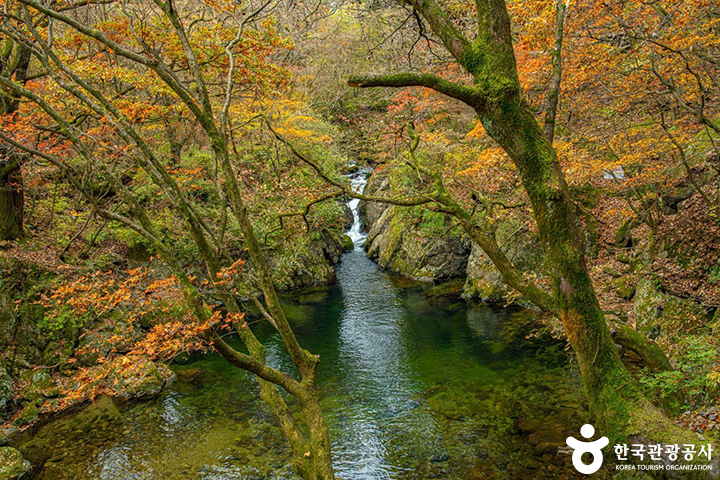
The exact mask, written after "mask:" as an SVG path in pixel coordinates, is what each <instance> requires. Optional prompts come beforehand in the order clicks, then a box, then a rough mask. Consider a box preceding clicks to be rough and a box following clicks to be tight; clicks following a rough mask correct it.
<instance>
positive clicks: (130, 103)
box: [0, 0, 334, 479]
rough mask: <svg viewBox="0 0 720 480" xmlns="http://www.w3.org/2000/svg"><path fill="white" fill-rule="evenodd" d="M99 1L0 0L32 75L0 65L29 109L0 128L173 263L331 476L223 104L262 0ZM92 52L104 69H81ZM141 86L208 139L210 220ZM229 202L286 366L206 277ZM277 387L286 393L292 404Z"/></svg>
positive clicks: (194, 310)
mask: <svg viewBox="0 0 720 480" xmlns="http://www.w3.org/2000/svg"><path fill="white" fill-rule="evenodd" d="M94 3H97V4H98V5H93V4H94ZM107 3H112V2H107V1H102V0H99V1H97V2H92V1H90V2H86V1H82V2H78V4H77V5H79V6H85V7H87V8H85V9H83V10H82V12H78V11H77V10H75V9H74V10H73V11H71V12H68V11H66V10H67V9H66V7H67V4H65V3H64V2H61V3H56V2H37V1H35V0H27V1H25V0H21V1H17V2H14V1H13V2H12V4H11V3H9V2H4V5H5V8H4V9H3V11H2V13H0V19H1V22H0V34H1V35H3V36H4V37H5V38H6V39H10V40H11V41H12V42H13V43H14V44H15V45H20V46H22V48H23V49H24V50H23V51H27V52H29V53H30V54H31V55H32V57H33V61H34V62H37V68H38V71H39V72H42V74H43V75H44V81H43V82H42V83H41V84H39V85H32V86H31V85H24V84H23V82H22V81H20V80H22V79H21V78H18V77H17V76H16V77H15V78H9V77H8V76H0V85H1V86H2V88H4V89H5V90H6V91H7V92H10V93H11V94H12V97H13V98H17V99H20V98H22V100H23V102H24V103H25V106H26V107H27V111H26V112H25V117H27V118H30V119H31V120H30V121H25V122H24V123H23V129H20V128H17V129H16V130H13V127H18V124H19V122H20V121H21V120H22V119H19V120H18V119H8V118H5V119H4V120H5V121H6V122H7V123H6V125H7V126H9V127H10V128H6V129H4V130H3V131H0V138H2V140H3V142H4V143H5V145H7V148H11V149H12V150H13V151H14V152H16V153H25V154H30V155H34V156H35V157H36V158H38V159H40V160H42V161H46V162H48V163H49V164H52V165H54V166H56V167H57V168H58V169H59V170H60V172H62V174H63V175H64V176H65V177H66V178H67V180H68V181H69V183H70V184H72V185H73V186H74V187H75V188H76V189H77V190H78V191H79V192H80V193H81V194H82V195H83V197H84V199H85V201H86V202H87V204H88V205H89V206H90V207H91V208H92V209H93V211H94V213H95V215H97V216H98V217H100V218H103V219H106V220H107V221H110V222H117V223H119V224H122V225H124V226H125V227H127V228H130V229H132V230H133V231H134V232H136V233H137V234H138V235H139V236H140V237H142V238H143V239H144V240H145V241H146V242H147V243H148V244H150V245H151V246H152V248H153V249H154V251H155V252H156V253H157V254H158V256H159V257H160V258H161V259H162V260H163V262H164V263H165V264H166V265H167V266H168V267H169V269H170V270H171V272H172V274H173V276H174V277H175V281H176V282H177V285H178V287H179V288H180V290H181V292H182V296H183V299H184V303H185V304H186V308H187V310H188V311H190V312H191V314H192V315H193V316H194V321H195V322H196V323H197V324H198V325H201V326H205V325H210V328H204V329H203V330H202V336H203V338H204V340H205V341H207V342H208V343H210V344H211V345H212V347H214V349H215V350H216V351H217V352H218V353H219V354H220V355H221V356H223V357H224V358H225V359H227V361H229V362H230V363H231V364H233V365H235V366H237V367H239V368H241V369H244V370H247V371H249V372H252V373H253V374H255V375H256V376H257V377H258V380H259V384H260V396H261V397H262V399H263V401H264V402H265V403H266V404H267V405H268V407H269V408H270V410H271V411H272V413H273V414H274V415H275V417H276V418H277V420H278V422H279V424H280V426H281V427H282V429H283V431H284V433H285V436H286V438H287V440H288V443H289V444H290V447H291V450H292V464H293V467H294V469H295V471H296V472H297V473H298V474H299V475H301V476H302V477H303V478H307V479H332V478H334V475H333V469H332V463H331V455H330V439H329V435H328V430H327V427H326V424H325V421H324V419H323V416H322V412H321V410H320V406H319V403H318V393H317V390H316V386H315V378H316V370H317V367H318V364H319V361H320V359H319V357H318V356H317V355H313V354H312V353H310V352H308V351H307V350H305V349H303V348H302V347H301V345H300V344H299V343H298V341H297V339H296V337H295V334H294V333H293V330H292V328H291V327H290V324H289V323H288V320H287V318H286V317H285V314H284V312H283V309H282V307H281V305H280V302H279V299H278V296H277V293H276V291H275V288H274V286H273V282H272V279H271V272H270V270H269V268H268V265H267V263H266V260H265V258H264V256H263V252H262V251H261V246H260V244H259V242H258V240H257V238H256V236H255V232H254V229H253V225H252V223H251V219H250V217H249V214H248V211H247V206H246V204H245V201H244V200H243V195H242V191H241V185H240V182H239V179H238V172H237V169H236V164H234V158H235V157H234V156H232V155H231V148H232V147H231V142H232V140H231V138H230V135H231V133H230V132H231V130H232V120H231V118H230V116H231V112H232V106H233V104H234V102H235V101H236V98H237V95H236V91H237V90H236V86H237V85H238V84H240V83H243V82H246V81H247V79H245V78H243V77H242V75H243V74H242V73H241V70H240V69H239V68H238V64H239V62H240V59H241V57H242V55H249V54H251V53H252V51H253V45H252V42H251V41H250V40H248V38H247V37H246V36H245V35H246V33H247V29H246V27H248V25H250V24H251V22H252V21H253V19H255V18H256V17H258V16H259V15H260V13H261V12H263V10H264V9H265V8H267V6H268V5H269V4H270V2H263V3H262V4H258V5H257V6H256V7H254V10H249V9H248V8H243V7H240V6H239V5H238V4H237V3H235V2H208V3H202V2H192V1H188V2H176V1H173V0H167V1H163V0H150V1H147V2H145V1H139V2H122V3H120V2H118V3H115V4H113V5H112V9H111V10H105V9H104V8H103V5H102V4H107ZM158 32H163V34H162V35H160V34H158ZM78 52H82V53H83V55H84V57H81V56H79V55H78ZM248 52H250V53H248ZM83 60H84V61H83ZM88 62H89V63H88ZM101 65H105V67H106V68H107V69H106V70H103V71H101V70H93V69H95V68H101V67H100V66H101ZM258 65H262V62H260V63H258ZM88 70H90V71H88ZM116 76H117V78H116ZM149 92H156V93H157V92H159V94H160V95H162V96H163V98H164V99H165V103H167V102H168V101H170V100H167V99H168V98H170V99H171V101H172V102H174V103H176V104H178V105H181V106H182V107H183V108H184V111H185V112H187V116H188V118H189V119H190V121H192V122H193V123H194V124H195V125H196V128H197V129H198V130H199V131H202V132H203V133H204V135H205V137H206V139H205V140H206V141H207V142H208V143H209V145H210V150H211V152H212V166H211V167H210V168H207V167H206V168H207V170H208V172H206V173H207V175H209V178H211V179H212V180H213V181H214V183H215V185H216V189H217V196H218V198H219V199H221V202H220V203H221V204H220V205H219V208H220V209H221V210H222V213H221V214H220V215H219V220H218V221H217V222H213V224H209V220H208V219H207V218H205V217H204V216H203V215H202V214H201V213H200V212H199V209H198V206H197V205H196V203H195V201H194V199H193V198H192V196H191V195H188V192H186V191H184V190H183V189H182V188H181V186H180V185H179V184H178V182H177V180H176V179H175V178H174V177H173V176H172V175H171V174H170V172H169V170H170V168H169V166H172V165H173V162H174V161H175V160H176V158H166V157H167V156H166V155H164V154H161V153H159V150H158V149H157V148H155V146H154V145H153V142H152V137H150V136H149V134H148V133H147V132H146V131H145V130H144V129H143V125H142V122H141V121H140V122H139V121H137V120H136V118H137V113H138V112H137V111H136V110H134V109H135V108H136V107H138V108H140V109H141V110H142V108H143V105H147V103H144V102H147V95H149ZM132 95H137V97H135V98H132ZM79 116H80V117H81V118H82V121H81V120H79ZM35 126H39V127H42V128H41V130H40V131H41V132H42V134H41V133H38V135H39V136H42V135H48V133H49V134H50V136H51V137H52V139H53V142H54V144H57V143H58V142H59V141H62V142H61V143H63V145H62V146H63V148H61V149H60V152H58V151H57V150H58V149H57V148H52V149H48V148H44V147H43V146H38V145H36V146H33V143H32V141H31V139H32V138H35V137H34V136H32V135H31V136H30V137H28V136H23V132H25V130H24V129H27V128H30V129H32V128H33V127H35ZM20 130H23V132H20ZM171 150H172V149H171ZM171 155H173V152H172V151H171ZM128 169H129V170H131V171H134V170H138V169H139V170H142V171H144V173H145V174H146V175H147V178H149V179H150V181H151V182H152V183H153V184H155V185H156V186H157V188H158V191H159V192H160V194H161V195H162V197H163V200H164V201H166V202H168V203H169V204H170V205H171V206H172V208H173V211H174V212H175V214H176V215H177V216H178V217H179V218H181V219H182V220H183V223H184V225H185V227H186V229H187V230H186V233H185V235H186V238H187V241H192V242H194V244H195V246H196V247H197V251H198V252H199V254H200V257H201V260H202V262H203V266H204V268H205V270H206V276H207V278H208V279H209V281H210V282H211V285H212V290H213V292H212V295H213V296H215V297H216V298H217V299H219V300H220V301H221V302H222V304H223V307H224V309H225V310H226V312H227V318H230V319H232V320H233V321H234V327H235V331H236V332H237V334H238V336H239V337H240V339H241V340H242V342H243V343H244V345H245V348H246V349H247V352H248V353H244V352H242V351H239V350H236V349H235V348H233V347H231V346H230V345H229V344H228V343H227V342H226V341H225V340H223V338H222V335H221V334H220V332H218V331H217V330H216V329H215V328H212V325H211V323H212V318H213V312H212V309H211V308H210V307H209V306H208V304H207V303H206V301H205V300H204V297H203V295H204V294H206V293H207V292H202V291H201V289H200V287H198V285H197V284H196V283H194V282H193V279H192V276H191V273H190V270H189V269H188V268H187V267H186V265H184V264H183V262H182V261H181V260H180V259H179V258H178V255H177V254H176V252H174V251H173V249H172V247H171V244H170V242H169V241H168V240H169V239H168V238H167V236H166V235H163V233H162V232H161V231H159V229H158V228H157V225H156V222H155V221H154V219H153V218H152V215H151V213H149V212H148V211H146V209H145V207H144V205H143V202H142V201H141V199H140V198H139V197H138V194H137V192H136V191H134V189H133V185H132V184H128V182H127V180H126V179H123V177H122V175H123V172H124V171H128ZM88 180H90V181H88ZM93 182H95V183H100V184H106V185H107V186H108V188H109V189H110V190H112V191H113V192H114V195H113V196H112V197H106V196H105V195H98V192H97V191H95V190H92V189H91V188H89V187H88V184H92V183H93ZM229 216H232V217H233V218H234V221H235V222H236V224H237V226H238V227H239V230H240V232H241V234H242V237H243V243H244V247H245V249H246V250H247V255H248V259H249V262H248V265H250V266H251V269H250V270H249V271H246V272H245V274H246V275H248V276H250V277H251V278H250V280H249V283H250V285H252V286H253V287H254V288H257V289H258V290H259V291H260V292H261V294H262V296H261V297H256V298H255V302H256V305H257V307H258V308H259V310H260V311H261V312H262V314H263V316H264V318H265V319H266V320H267V321H268V322H269V323H270V324H271V325H272V326H273V327H274V328H275V329H276V330H277V332H278V333H279V334H280V336H281V338H282V340H283V342H284V345H285V347H286V350H287V352H288V354H289V356H290V358H291V359H292V361H293V363H294V365H295V367H297V371H298V373H299V375H293V374H291V373H288V372H284V371H281V370H278V369H276V368H273V367H271V366H269V365H268V364H267V363H266V361H265V348H264V346H263V344H262V343H261V342H260V341H259V340H258V338H257V337H256V336H255V335H254V333H253V331H252V330H251V329H250V328H249V326H248V324H247V323H246V322H245V321H244V320H243V319H242V317H243V311H242V310H241V307H240V305H239V304H238V301H237V299H236V296H235V295H234V291H233V290H232V289H231V288H229V287H230V286H229V285H227V284H226V283H225V282H223V281H220V280H221V279H220V277H221V276H222V275H223V272H226V271H227V268H229V267H232V265H234V259H233V258H231V257H230V255H229V253H228V252H227V250H226V247H225V245H224V239H223V235H224V231H225V228H226V225H227V222H228V221H229V220H228V217H229ZM298 377H299V378H298ZM277 387H280V388H282V389H284V390H285V391H287V392H288V393H289V394H290V395H291V396H292V398H293V400H294V402H293V405H289V404H288V402H286V400H285V399H284V398H283V396H281V394H280V392H279V390H278V388H277ZM295 409H297V410H298V411H299V415H297V413H298V412H294V411H293V410H295Z"/></svg>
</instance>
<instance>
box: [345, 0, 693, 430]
mask: <svg viewBox="0 0 720 480" xmlns="http://www.w3.org/2000/svg"><path fill="white" fill-rule="evenodd" d="M403 3H405V4H408V5H409V6H411V7H412V8H414V9H415V10H416V11H418V12H419V13H420V14H421V15H422V16H423V17H424V19H425V20H426V21H427V23H428V24H429V26H430V28H431V30H432V31H433V32H434V33H435V35H436V36H437V37H438V38H439V39H440V40H441V41H442V43H443V44H444V46H445V48H446V49H447V50H448V51H449V52H450V53H451V54H452V55H453V57H454V58H455V59H456V60H457V62H458V63H459V64H460V65H461V66H463V67H464V68H465V70H466V71H467V72H468V73H470V74H471V75H472V77H473V80H474V81H473V86H472V87H471V86H467V85H462V84H457V83H453V82H449V81H447V80H445V79H442V78H439V77H435V76H433V75H428V74H422V75H418V74H412V73H411V74H395V75H384V76H362V77H354V78H351V79H350V80H349V82H348V83H349V84H350V85H351V86H355V87H376V86H388V87H402V86H424V87H428V88H432V89H434V90H436V91H438V92H440V93H443V94H445V95H447V96H450V97H452V98H456V99H458V100H460V101H462V102H464V103H466V104H467V105H469V106H471V107H472V108H473V109H475V111H476V112H477V114H478V115H479V117H480V120H481V122H482V124H483V126H484V127H485V130H486V131H487V132H488V134H489V135H490V136H491V137H492V138H493V139H494V140H495V141H497V143H498V144H499V145H500V146H501V147H502V148H503V149H504V150H505V152H506V153H507V154H508V156H509V157H510V158H511V159H512V161H513V162H514V164H515V166H516V167H517V170H518V173H519V175H520V178H521V180H522V183H523V186H524V188H525V190H526V192H527V195H528V197H529V199H530V202H531V204H532V208H533V213H534V217H535V221H536V223H537V229H538V232H539V236H540V240H541V242H542V245H543V248H544V252H545V258H546V265H547V268H548V269H549V271H550V275H551V278H552V292H551V295H547V294H545V293H543V292H542V291H540V290H539V289H537V288H536V287H533V286H528V285H526V283H527V282H526V281H524V280H522V279H521V278H515V277H517V276H518V272H516V271H515V270H514V267H513V266H512V265H511V264H509V263H507V262H505V263H504V262H502V261H498V258H499V260H502V259H503V258H502V257H503V256H502V255H490V254H489V257H490V258H491V259H492V260H493V262H494V263H495V265H496V266H497V267H498V269H499V270H500V272H501V274H502V275H503V278H505V279H506V280H509V282H508V283H510V284H511V285H512V286H515V287H516V288H518V289H519V290H520V291H521V292H523V293H524V292H525V290H528V291H529V292H530V293H531V294H533V295H530V296H529V298H531V299H532V300H533V301H536V303H538V304H539V306H540V307H541V308H543V309H545V310H549V311H552V312H553V313H555V314H556V315H557V316H558V317H559V318H560V319H561V320H562V323H563V325H564V327H565V330H566V333H567V336H568V339H569V341H570V343H571V345H572V348H573V350H574V352H575V354H576V357H577V361H578V364H579V366H580V370H581V373H582V378H583V382H584V385H585V389H586V393H587V397H588V400H589V403H590V407H591V410H592V412H593V413H594V415H595V417H596V426H597V427H598V428H599V431H601V432H603V433H604V434H607V435H609V436H610V437H612V438H613V439H619V438H623V437H627V436H634V435H639V436H645V437H646V438H648V439H650V440H652V441H661V442H665V441H669V442H671V443H677V442H679V441H682V440H683V439H688V438H691V437H690V436H689V435H690V433H689V432H687V431H684V430H682V429H679V428H678V427H676V426H675V425H674V424H672V422H670V421H669V420H668V419H667V418H666V417H664V416H663V414H662V413H661V412H660V411H659V410H658V409H657V408H656V407H655V406H653V405H652V404H651V403H650V401H649V400H648V399H647V398H646V397H645V396H644V395H643V394H642V392H641V390H640V388H639V386H638V385H637V384H636V382H635V381H634V380H633V379H632V377H631V376H630V374H629V372H628V371H627V370H626V369H625V367H624V365H623V364H622V362H621V360H620V356H619V354H618V352H617V350H616V347H615V345H614V342H613V340H612V337H611V335H610V330H609V328H608V325H607V323H606V321H605V318H604V315H603V312H602V310H601V308H600V304H599V302H598V298H597V296H596V293H595V288H594V287H593V284H592V281H591V279H590V275H589V273H588V269H587V265H586V262H585V255H584V251H583V245H582V242H581V235H580V225H579V222H578V220H577V218H576V216H575V213H574V209H573V206H572V203H571V201H570V198H569V194H568V189H567V185H566V183H565V178H564V175H563V172H562V170H561V168H560V165H559V162H558V159H557V156H556V152H555V150H554V149H553V147H552V144H551V142H550V141H549V140H548V137H549V136H546V135H545V132H544V131H543V128H541V127H540V125H539V124H538V122H537V120H536V119H535V117H534V115H533V113H532V111H531V110H530V107H529V105H528V104H527V103H526V101H525V99H524V98H523V95H522V89H521V87H520V81H519V78H518V72H517V66H516V63H515V55H514V51H513V46H512V36H511V25H510V18H509V15H508V12H507V7H506V4H505V0H476V2H475V4H476V9H477V16H478V32H477V37H476V38H475V40H474V41H472V42H471V41H469V40H468V39H466V38H465V37H464V36H463V35H462V34H461V33H460V32H459V31H458V30H457V29H456V28H455V26H454V25H453V23H452V21H451V19H450V18H449V17H448V16H447V15H446V14H445V12H444V11H443V10H442V8H441V7H440V5H439V4H438V3H436V2H435V1H434V0H403ZM448 197H449V196H448V195H447V194H445V193H444V192H442V191H441V192H439V194H438V192H436V195H435V200H436V202H438V203H439V204H440V205H441V207H442V208H443V209H444V211H447V212H448V213H452V214H454V215H456V216H457V217H458V218H459V219H460V220H461V223H462V224H463V227H464V228H465V229H466V230H468V231H469V232H468V233H470V234H471V237H472V238H473V239H474V240H475V239H476V241H477V242H478V243H479V245H480V246H481V247H483V249H484V250H485V248H484V244H485V243H488V242H484V239H483V235H482V232H478V231H477V230H478V229H477V228H476V226H475V225H474V222H473V221H472V218H470V217H469V214H467V212H463V211H462V207H460V206H459V205H457V203H456V202H454V201H453V200H451V199H449V198H448ZM486 246H487V245H486ZM491 246H492V245H491ZM489 253H493V252H492V251H491V252H489ZM495 253H497V252H495ZM506 263H507V264H506Z"/></svg>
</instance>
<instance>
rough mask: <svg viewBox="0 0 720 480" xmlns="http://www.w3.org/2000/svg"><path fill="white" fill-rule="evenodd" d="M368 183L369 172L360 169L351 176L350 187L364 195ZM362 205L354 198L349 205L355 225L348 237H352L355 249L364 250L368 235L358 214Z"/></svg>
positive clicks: (349, 231)
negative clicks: (363, 229) (359, 206)
mask: <svg viewBox="0 0 720 480" xmlns="http://www.w3.org/2000/svg"><path fill="white" fill-rule="evenodd" d="M366 183H367V170H366V169H364V168H363V169H360V170H358V171H357V172H355V173H354V174H352V176H350V185H351V186H352V189H353V191H355V192H357V193H362V191H363V189H364V188H365V184H366ZM359 204H360V200H358V199H357V198H352V199H350V201H349V202H348V203H347V206H348V207H350V210H351V211H352V215H353V224H352V226H351V227H350V230H348V232H347V235H348V237H350V238H351V239H352V241H353V244H354V245H355V249H356V250H358V249H362V248H363V244H364V243H365V238H367V234H366V233H364V232H363V231H362V225H361V222H360V213H359V212H358V205H359Z"/></svg>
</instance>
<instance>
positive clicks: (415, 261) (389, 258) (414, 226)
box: [365, 206, 470, 282]
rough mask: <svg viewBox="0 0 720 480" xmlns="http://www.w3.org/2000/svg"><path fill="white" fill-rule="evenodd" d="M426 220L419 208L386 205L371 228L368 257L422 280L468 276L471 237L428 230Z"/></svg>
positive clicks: (391, 269) (407, 275)
mask: <svg viewBox="0 0 720 480" xmlns="http://www.w3.org/2000/svg"><path fill="white" fill-rule="evenodd" d="M431 213H434V212H431ZM443 221H444V220H443ZM425 223H427V219H426V218H424V217H421V216H420V215H418V212H415V211H411V210H410V209H404V210H401V209H399V208H398V207H395V206H390V207H388V208H386V209H385V210H384V211H383V212H382V214H381V215H380V216H379V217H378V218H377V220H376V221H375V222H374V223H373V224H372V227H371V228H370V231H369V232H368V238H367V241H366V244H365V246H366V248H367V251H368V257H370V258H372V259H374V260H375V261H377V263H378V265H380V266H381V267H383V268H385V269H387V270H390V271H392V272H395V273H398V274H400V275H404V276H406V277H409V278H412V279H415V280H419V281H426V282H436V281H442V280H448V279H452V278H456V277H461V276H464V275H465V270H466V267H467V262H468V257H469V254H470V242H469V240H468V239H467V238H466V237H464V236H460V235H458V234H455V235H453V234H450V233H448V234H445V235H443V234H442V232H434V233H433V232H428V231H427V227H426V226H425ZM446 229H447V227H446V228H444V229H442V228H441V230H446Z"/></svg>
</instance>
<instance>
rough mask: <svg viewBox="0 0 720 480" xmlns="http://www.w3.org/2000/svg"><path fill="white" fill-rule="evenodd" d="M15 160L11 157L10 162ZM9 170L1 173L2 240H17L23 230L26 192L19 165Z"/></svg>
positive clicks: (0, 237)
mask: <svg viewBox="0 0 720 480" xmlns="http://www.w3.org/2000/svg"><path fill="white" fill-rule="evenodd" d="M15 161H16V160H15V159H13V158H10V159H9V162H8V163H10V164H12V163H13V162H15ZM0 170H2V168H0ZM8 170H9V171H8V172H4V173H2V174H1V175H0V240H15V239H16V238H18V237H19V236H20V235H21V234H22V231H23V209H24V206H25V194H24V190H23V178H22V171H21V170H20V166H19V165H16V166H14V167H8Z"/></svg>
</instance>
